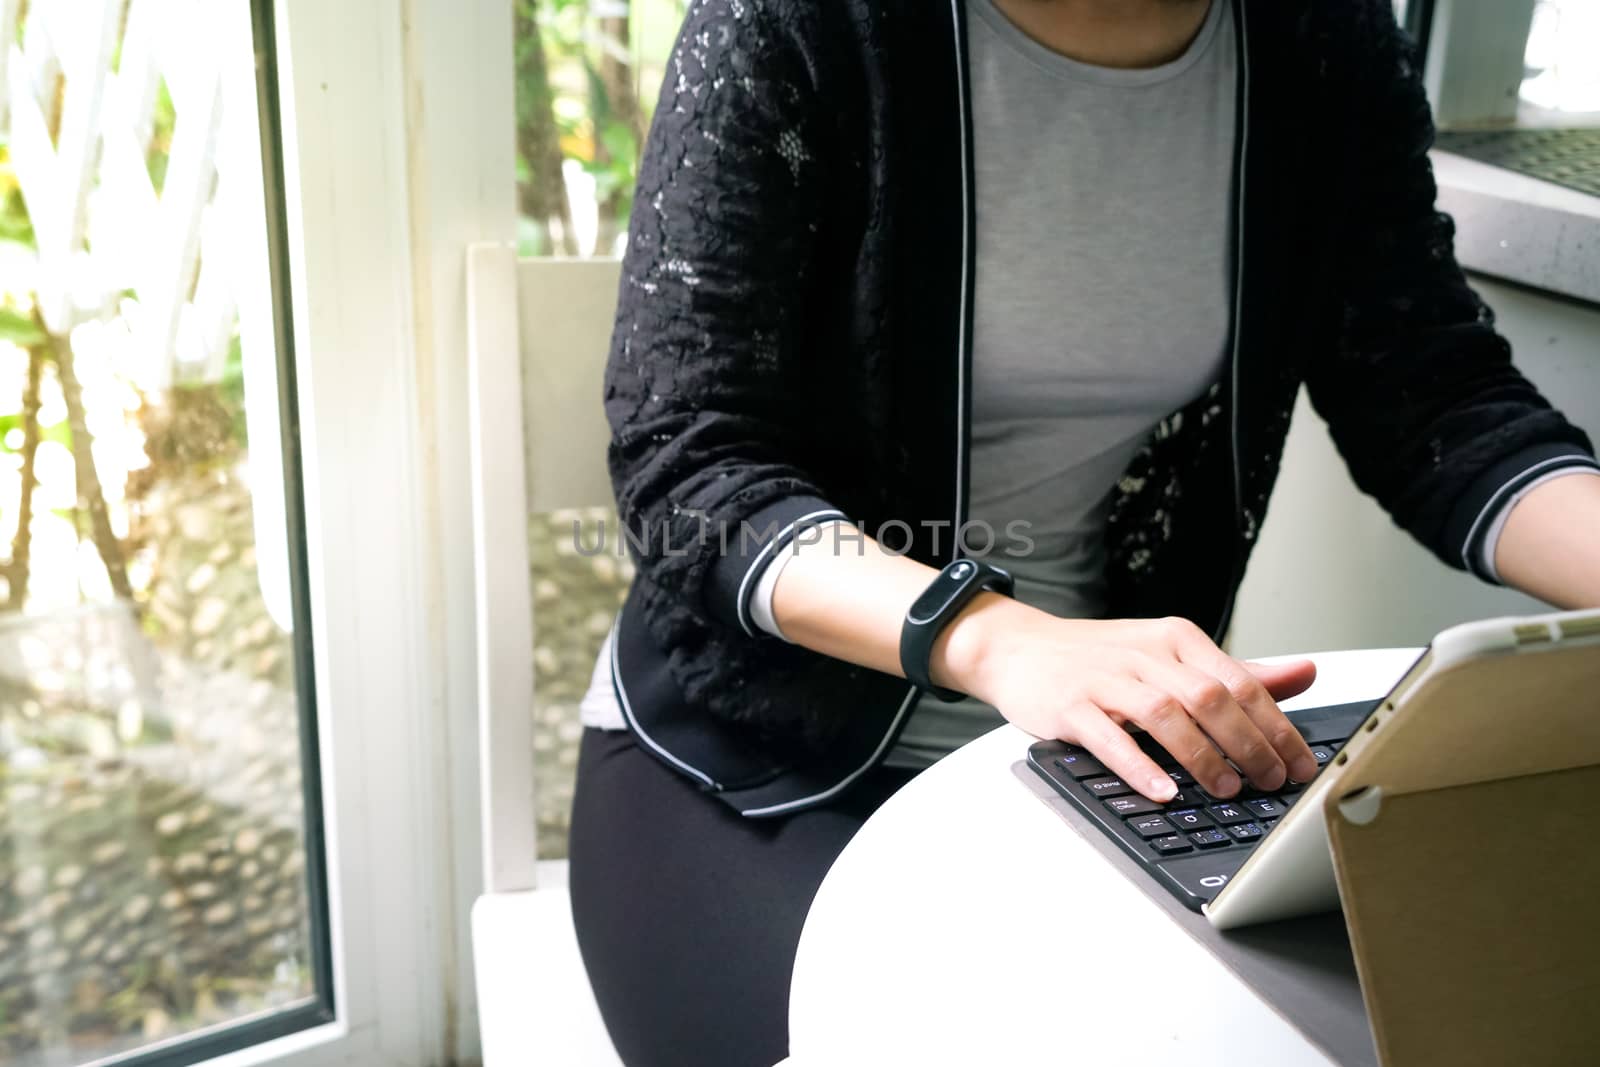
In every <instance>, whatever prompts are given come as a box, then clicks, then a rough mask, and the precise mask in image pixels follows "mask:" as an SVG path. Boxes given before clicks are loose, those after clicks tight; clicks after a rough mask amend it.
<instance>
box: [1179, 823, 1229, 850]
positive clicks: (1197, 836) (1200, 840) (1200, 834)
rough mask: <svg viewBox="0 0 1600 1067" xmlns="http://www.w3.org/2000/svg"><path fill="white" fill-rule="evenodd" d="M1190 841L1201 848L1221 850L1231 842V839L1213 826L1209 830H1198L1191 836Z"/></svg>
mask: <svg viewBox="0 0 1600 1067" xmlns="http://www.w3.org/2000/svg"><path fill="white" fill-rule="evenodd" d="M1189 840H1190V841H1193V842H1194V843H1195V844H1197V845H1199V846H1200V847H1201V848H1221V847H1222V846H1223V845H1226V844H1227V843H1228V842H1229V840H1230V838H1229V837H1228V835H1227V834H1225V833H1223V832H1222V831H1221V830H1218V829H1217V828H1216V827H1215V826H1213V827H1212V828H1211V829H1209V830H1196V831H1195V832H1194V833H1192V834H1190V835H1189Z"/></svg>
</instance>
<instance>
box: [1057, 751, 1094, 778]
mask: <svg viewBox="0 0 1600 1067" xmlns="http://www.w3.org/2000/svg"><path fill="white" fill-rule="evenodd" d="M1056 766H1057V767H1060V768H1061V769H1062V770H1064V771H1066V772H1067V774H1069V775H1070V776H1071V777H1072V779H1073V780H1074V781H1082V780H1083V779H1085V778H1093V777H1094V776H1095V775H1097V774H1105V773H1106V768H1105V765H1104V764H1103V763H1101V762H1100V761H1099V760H1097V759H1095V758H1094V757H1093V756H1091V755H1089V753H1087V752H1068V753H1067V754H1066V755H1065V756H1062V757H1061V758H1060V759H1058V760H1056Z"/></svg>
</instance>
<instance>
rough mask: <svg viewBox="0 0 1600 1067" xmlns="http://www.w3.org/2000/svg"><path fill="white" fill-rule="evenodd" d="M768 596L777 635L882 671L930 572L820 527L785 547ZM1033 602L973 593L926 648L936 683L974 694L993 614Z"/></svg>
mask: <svg viewBox="0 0 1600 1067" xmlns="http://www.w3.org/2000/svg"><path fill="white" fill-rule="evenodd" d="M785 551H792V552H793V553H794V558H792V559H790V560H788V561H786V563H785V564H784V568H783V573H782V574H781V575H780V576H779V578H778V582H777V584H776V586H775V587H774V588H773V595H772V615H773V619H774V620H775V621H776V622H777V624H778V628H779V629H780V630H782V631H783V635H784V637H786V638H788V639H789V640H790V641H793V642H794V643H795V644H798V645H803V646H804V647H806V648H809V649H811V650H812V651H813V652H821V653H823V654H824V655H828V656H833V657H834V658H836V659H842V660H847V661H849V662H851V663H857V664H860V665H861V666H863V667H871V668H872V669H873V670H878V671H883V672H885V673H887V674H894V675H901V676H903V675H904V672H903V671H902V670H901V669H900V630H901V624H902V623H903V622H904V620H905V617H906V611H907V609H909V608H910V607H911V604H912V602H913V601H915V600H916V599H917V597H918V596H919V595H921V593H922V591H923V590H924V589H926V588H927V587H928V583H929V582H931V581H933V578H934V575H936V574H937V573H938V572H937V571H936V570H934V568H932V567H929V566H927V565H926V564H923V563H918V562H917V561H916V560H914V559H911V558H910V557H909V556H900V555H894V554H892V553H889V552H887V551H885V550H884V549H883V548H882V547H881V546H880V545H879V544H878V543H877V542H876V541H874V540H873V539H872V538H870V537H867V536H865V535H864V534H862V535H858V534H857V533H856V531H854V530H852V529H850V528H849V527H847V526H828V527H824V528H822V529H819V530H818V531H816V533H815V534H813V535H808V536H806V537H802V538H800V539H799V541H797V543H796V544H795V545H794V547H793V548H792V549H786V550H785ZM1033 612H1036V609H1033V608H1029V607H1026V606H1024V605H1022V604H1019V603H1017V602H1016V601H1013V600H1010V599H1008V598H1006V597H1002V596H998V595H996V594H993V593H985V594H980V595H979V596H978V597H977V598H975V599H974V600H973V602H972V603H971V604H970V605H968V607H967V609H966V610H965V611H963V612H962V613H961V614H960V615H959V616H958V617H957V618H956V620H955V621H954V622H952V623H951V625H950V626H948V627H946V628H945V630H944V632H943V634H941V635H940V638H939V640H938V641H937V642H936V643H935V645H934V648H933V655H932V658H931V661H930V664H929V666H930V669H931V673H932V676H933V679H934V681H936V682H938V683H939V684H940V685H945V686H948V687H950V688H952V689H957V690H960V691H961V692H964V693H971V694H973V695H974V696H980V697H981V694H980V693H978V692H977V690H978V689H979V688H981V685H980V682H979V674H980V671H979V668H980V665H981V664H980V660H981V658H982V655H983V652H984V650H985V648H986V646H987V644H988V641H987V637H986V634H985V633H984V632H980V631H987V630H990V629H992V628H993V627H994V625H995V623H996V618H995V616H997V615H999V614H1010V613H1033Z"/></svg>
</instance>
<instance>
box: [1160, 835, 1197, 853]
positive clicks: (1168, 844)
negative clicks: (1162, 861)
mask: <svg viewBox="0 0 1600 1067" xmlns="http://www.w3.org/2000/svg"><path fill="white" fill-rule="evenodd" d="M1150 847H1151V848H1153V849H1155V850H1156V851H1157V852H1159V853H1161V854H1162V855H1163V856H1175V855H1177V854H1178V853H1179V852H1193V851H1194V846H1193V845H1191V844H1189V841H1188V839H1187V838H1182V837H1179V836H1177V835H1176V834H1174V835H1173V836H1172V837H1158V838H1156V839H1155V840H1154V841H1152V842H1150Z"/></svg>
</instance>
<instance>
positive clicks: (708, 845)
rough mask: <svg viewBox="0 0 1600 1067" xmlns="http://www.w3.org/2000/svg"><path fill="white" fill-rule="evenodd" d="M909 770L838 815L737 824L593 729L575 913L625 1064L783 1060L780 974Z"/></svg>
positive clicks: (582, 786) (760, 1064)
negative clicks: (836, 876)
mask: <svg viewBox="0 0 1600 1067" xmlns="http://www.w3.org/2000/svg"><path fill="white" fill-rule="evenodd" d="M908 777H909V772H903V771H892V770H880V771H878V772H877V773H876V774H875V775H874V776H871V777H870V778H869V780H868V781H866V782H864V783H862V785H860V786H858V787H857V788H856V789H854V790H852V791H850V792H849V793H848V794H847V795H846V796H845V797H844V798H842V799H841V801H840V803H839V804H838V805H837V806H830V807H827V808H821V809H815V810H811V811H806V812H802V813H800V814H798V815H794V816H791V817H790V818H788V819H784V820H777V821H774V820H757V819H745V818H743V817H741V816H739V815H738V814H737V813H735V812H734V811H733V810H732V809H731V808H729V807H728V806H727V805H725V804H723V803H721V802H720V801H718V800H716V799H715V798H714V797H709V796H706V795H705V794H704V793H702V792H701V791H700V790H699V789H697V788H696V787H695V786H694V785H693V784H692V783H690V782H689V781H687V780H686V779H684V778H682V777H681V776H680V775H678V774H676V773H675V772H673V771H671V770H669V769H668V768H667V767H665V766H663V765H662V764H661V763H660V762H658V761H657V760H655V759H654V758H652V757H651V756H650V755H649V754H648V753H646V752H644V751H643V750H642V749H640V748H639V747H638V745H637V744H636V743H635V742H634V740H633V738H632V736H631V735H629V734H627V733H624V732H620V731H619V732H604V731H600V730H587V731H585V733H584V738H583V748H582V752H581V755H580V757H579V760H578V786H577V796H576V798H575V801H574V805H573V815H572V842H571V889H572V913H573V920H574V922H575V923H576V926H577V930H578V944H579V947H580V948H581V950H582V953H583V960H584V965H585V967H586V968H587V970H588V972H589V980H590V983H591V984H592V985H593V986H594V991H595V997H596V999H597V1000H598V1002H599V1004H600V1012H601V1015H602V1016H603V1017H604V1018H605V1021H606V1027H607V1029H608V1030H609V1031H610V1032H611V1037H612V1041H613V1042H614V1043H615V1045H616V1047H617V1051H618V1052H619V1053H620V1054H621V1055H622V1058H623V1060H624V1062H626V1063H627V1064H628V1065H629V1067H665V1065H673V1064H693V1065H696V1067H724V1065H726V1067H770V1065H771V1064H774V1063H776V1062H777V1061H779V1060H781V1059H783V1058H784V1057H785V1056H786V1055H788V1004H789V976H790V973H791V971H792V970H793V965H794V955H795V947H796V946H797V945H798V943H799V940H800V928H801V926H802V925H803V924H804V922H805V917H806V910H807V909H808V908H809V907H810V905H811V898H812V897H813V896H814V895H815V894H816V891H817V886H818V885H820V884H821V882H822V876H823V875H824V874H826V873H827V870H828V867H829V865H831V864H832V862H833V860H834V858H835V857H836V856H838V854H839V852H840V851H841V850H842V849H843V848H844V846H845V844H846V843H847V842H848V841H849V840H850V837H851V836H852V835H853V834H854V833H855V831H856V829H857V828H858V827H859V826H860V825H861V823H862V822H863V821H864V820H865V819H866V817H867V815H869V814H871V812H872V811H873V810H874V809H876V808H877V806H878V805H879V804H881V803H882V802H883V801H884V799H886V798H887V797H888V796H889V794H890V793H892V792H893V791H894V789H895V788H897V787H898V786H899V785H900V784H903V783H904V782H905V781H906V779H907V778H908Z"/></svg>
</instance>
